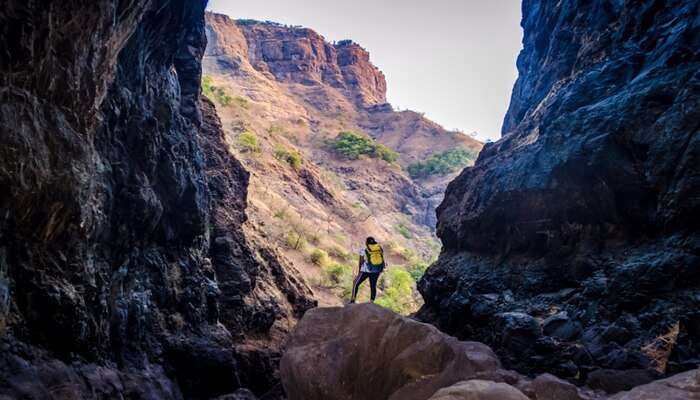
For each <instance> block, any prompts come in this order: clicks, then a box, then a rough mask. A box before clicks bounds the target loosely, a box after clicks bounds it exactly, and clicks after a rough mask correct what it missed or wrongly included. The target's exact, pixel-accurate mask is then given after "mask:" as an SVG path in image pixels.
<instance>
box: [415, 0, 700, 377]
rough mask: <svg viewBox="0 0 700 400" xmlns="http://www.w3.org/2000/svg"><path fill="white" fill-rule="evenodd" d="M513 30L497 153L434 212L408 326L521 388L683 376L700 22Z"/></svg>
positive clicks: (698, 299) (697, 196)
mask: <svg viewBox="0 0 700 400" xmlns="http://www.w3.org/2000/svg"><path fill="white" fill-rule="evenodd" d="M522 25H523V28H524V32H525V37H524V50H523V51H522V53H521V54H520V56H519V58H518V70H519V72H520V77H519V78H518V81H517V82H516V84H515V87H514V89H513V97H512V100H511V105H510V109H509V111H508V113H507V115H506V118H505V121H504V126H503V133H504V136H503V139H501V140H500V141H498V142H497V143H494V144H490V145H487V146H486V147H485V148H484V150H483V151H482V152H481V154H480V156H479V159H478V161H477V163H476V165H475V167H473V168H468V169H466V170H465V171H463V172H462V174H461V175H460V176H459V177H458V178H457V179H456V180H455V181H453V182H452V183H451V184H450V185H449V187H448V190H447V193H446V196H445V200H444V202H443V203H442V205H441V206H440V207H439V208H438V220H439V222H438V235H439V236H440V237H441V239H442V241H443V244H444V250H443V254H442V255H441V257H440V259H439V260H438V261H437V263H436V264H435V265H433V266H432V267H431V268H430V269H429V270H428V272H427V274H426V275H425V277H424V278H423V280H422V281H421V282H420V285H419V286H420V290H421V292H422V294H423V297H424V298H425V307H424V308H423V310H422V311H421V313H420V316H421V317H422V318H423V319H425V320H429V321H432V322H434V323H436V324H437V325H438V326H439V327H441V328H442V329H444V330H446V331H447V332H449V333H452V334H455V335H457V336H458V337H460V338H469V339H474V340H481V341H485V342H486V343H488V344H490V345H492V346H493V347H495V349H496V351H497V353H499V354H500V355H501V356H502V361H503V362H504V364H505V365H506V366H511V367H516V368H518V369H520V370H521V371H528V372H531V371H542V370H547V371H550V372H554V373H557V374H559V375H563V376H567V377H574V376H578V377H580V378H583V377H585V375H586V373H588V372H589V371H592V370H595V369H599V368H611V369H630V368H642V369H644V368H650V367H656V368H658V369H663V367H664V365H663V364H664V362H665V360H666V359H667V358H668V366H667V367H668V368H667V369H666V372H676V371H679V370H685V369H688V368H692V367H693V366H696V365H697V364H698V362H700V360H698V354H700V329H698V328H699V327H700V325H699V324H700V313H698V310H699V309H700V232H699V231H698V227H700V220H699V219H698V218H699V216H700V180H699V178H700V167H698V165H700V141H699V138H700V136H699V135H698V131H699V130H700V125H698V121H700V35H699V34H698V32H700V4H698V3H697V2H695V1H643V2H610V1H603V0H601V1H591V2H578V1H561V2H555V1H546V2H537V1H525V2H524V3H523V21H522ZM515 313H517V314H526V315H528V316H530V317H532V318H533V319H534V320H536V321H537V322H538V323H539V324H540V326H541V327H542V330H541V331H540V330H539V327H538V329H534V327H532V328H530V327H529V325H528V324H524V321H525V319H526V317H524V316H522V315H520V316H519V318H517V319H514V318H513V314H515ZM504 315H506V316H508V315H510V317H509V318H507V319H505V320H504V317H503V316H504ZM518 321H519V322H518ZM516 322H517V323H516ZM521 325H522V326H521ZM503 326H506V327H508V326H511V327H515V328H517V329H515V332H516V333H517V335H516V336H515V337H516V339H518V340H517V341H516V342H515V343H516V346H513V345H512V343H513V341H512V340H511V339H512V337H511V336H510V335H507V334H505V333H506V332H504V331H503V330H499V327H503ZM674 327H677V330H676V329H674ZM521 328H522V329H521ZM525 328H527V329H525ZM666 334H667V335H666ZM662 335H666V338H670V339H671V342H672V344H670V345H668V344H665V343H664V342H663V340H661V339H657V338H658V337H659V336H662ZM649 345H650V346H649ZM652 348H653V349H655V350H656V351H652V350H651V349H652ZM643 349H644V350H643ZM669 352H670V353H669ZM667 355H668V357H667Z"/></svg>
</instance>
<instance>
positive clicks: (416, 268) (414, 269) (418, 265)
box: [407, 260, 430, 282]
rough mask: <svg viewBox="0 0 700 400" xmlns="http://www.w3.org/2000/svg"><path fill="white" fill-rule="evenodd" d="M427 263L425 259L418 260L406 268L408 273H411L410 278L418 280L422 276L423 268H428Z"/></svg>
mask: <svg viewBox="0 0 700 400" xmlns="http://www.w3.org/2000/svg"><path fill="white" fill-rule="evenodd" d="M429 265H430V264H428V263H427V262H425V261H422V260H418V261H416V262H414V263H413V264H412V265H410V266H409V267H408V268H407V270H408V273H409V274H411V278H413V280H414V281H416V282H418V281H419V280H420V278H422V277H423V274H425V270H427V269H428V266H429Z"/></svg>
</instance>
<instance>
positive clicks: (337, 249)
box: [328, 244, 352, 261]
mask: <svg viewBox="0 0 700 400" xmlns="http://www.w3.org/2000/svg"><path fill="white" fill-rule="evenodd" d="M328 255H330V256H331V257H333V258H337V259H338V260H343V261H348V260H350V259H351V255H352V254H351V253H350V252H349V251H347V250H346V249H345V248H344V247H343V246H340V245H337V244H332V245H331V246H330V247H329V248H328Z"/></svg>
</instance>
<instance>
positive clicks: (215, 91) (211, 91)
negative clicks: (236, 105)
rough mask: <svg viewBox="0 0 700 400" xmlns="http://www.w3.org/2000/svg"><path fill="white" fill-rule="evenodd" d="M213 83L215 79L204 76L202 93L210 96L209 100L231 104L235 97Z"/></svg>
mask: <svg viewBox="0 0 700 400" xmlns="http://www.w3.org/2000/svg"><path fill="white" fill-rule="evenodd" d="M213 83H214V80H213V79H212V77H211V76H209V75H204V76H203V77H202V94H203V95H204V96H206V97H207V98H209V100H211V101H214V102H216V103H219V104H221V105H222V106H224V107H226V106H228V105H230V104H231V101H233V99H234V98H233V97H231V96H229V95H228V93H226V91H224V89H223V88H220V87H218V86H214V84H213ZM237 97H238V96H237Z"/></svg>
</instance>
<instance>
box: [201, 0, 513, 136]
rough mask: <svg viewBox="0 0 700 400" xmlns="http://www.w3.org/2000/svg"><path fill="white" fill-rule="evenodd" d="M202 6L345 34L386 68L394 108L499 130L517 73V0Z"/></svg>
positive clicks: (284, 0) (273, 1)
mask: <svg viewBox="0 0 700 400" xmlns="http://www.w3.org/2000/svg"><path fill="white" fill-rule="evenodd" d="M209 9H210V10H212V11H216V12H220V13H223V14H228V15H230V16H231V17H232V18H253V19H259V20H271V21H275V22H280V23H283V24H290V25H303V26H305V27H309V28H312V29H314V30H315V31H317V32H319V33H320V34H321V35H323V36H324V37H325V38H326V39H327V40H329V41H333V40H341V39H352V40H354V41H355V42H357V43H359V44H360V45H362V46H363V47H364V48H366V49H367V50H369V52H370V59H371V60H372V62H373V63H374V64H375V65H377V66H378V67H379V68H380V69H381V70H382V71H383V72H384V74H385V75H386V79H387V86H388V94H387V97H388V100H389V102H390V103H392V104H393V105H394V107H400V108H401V109H406V108H408V109H411V110H415V111H421V112H425V113H426V116H427V117H429V118H431V119H432V120H434V121H436V122H438V123H440V124H442V125H443V126H445V127H446V128H448V129H460V130H463V131H464V132H466V133H470V132H473V131H476V132H477V133H478V135H477V137H478V138H479V139H482V140H484V139H492V140H496V139H498V138H499V137H500V131H501V124H502V122H503V116H504V114H505V112H506V109H507V108H508V102H509V100H510V93H511V89H512V87H513V83H514V82H515V78H516V77H517V70H516V68H515V60H516V57H517V54H518V51H519V50H520V48H521V40H522V29H521V28H520V1H519V0H432V1H430V0H403V1H396V0H352V1H350V0H345V1H341V0H248V1H236V0H210V1H209Z"/></svg>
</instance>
